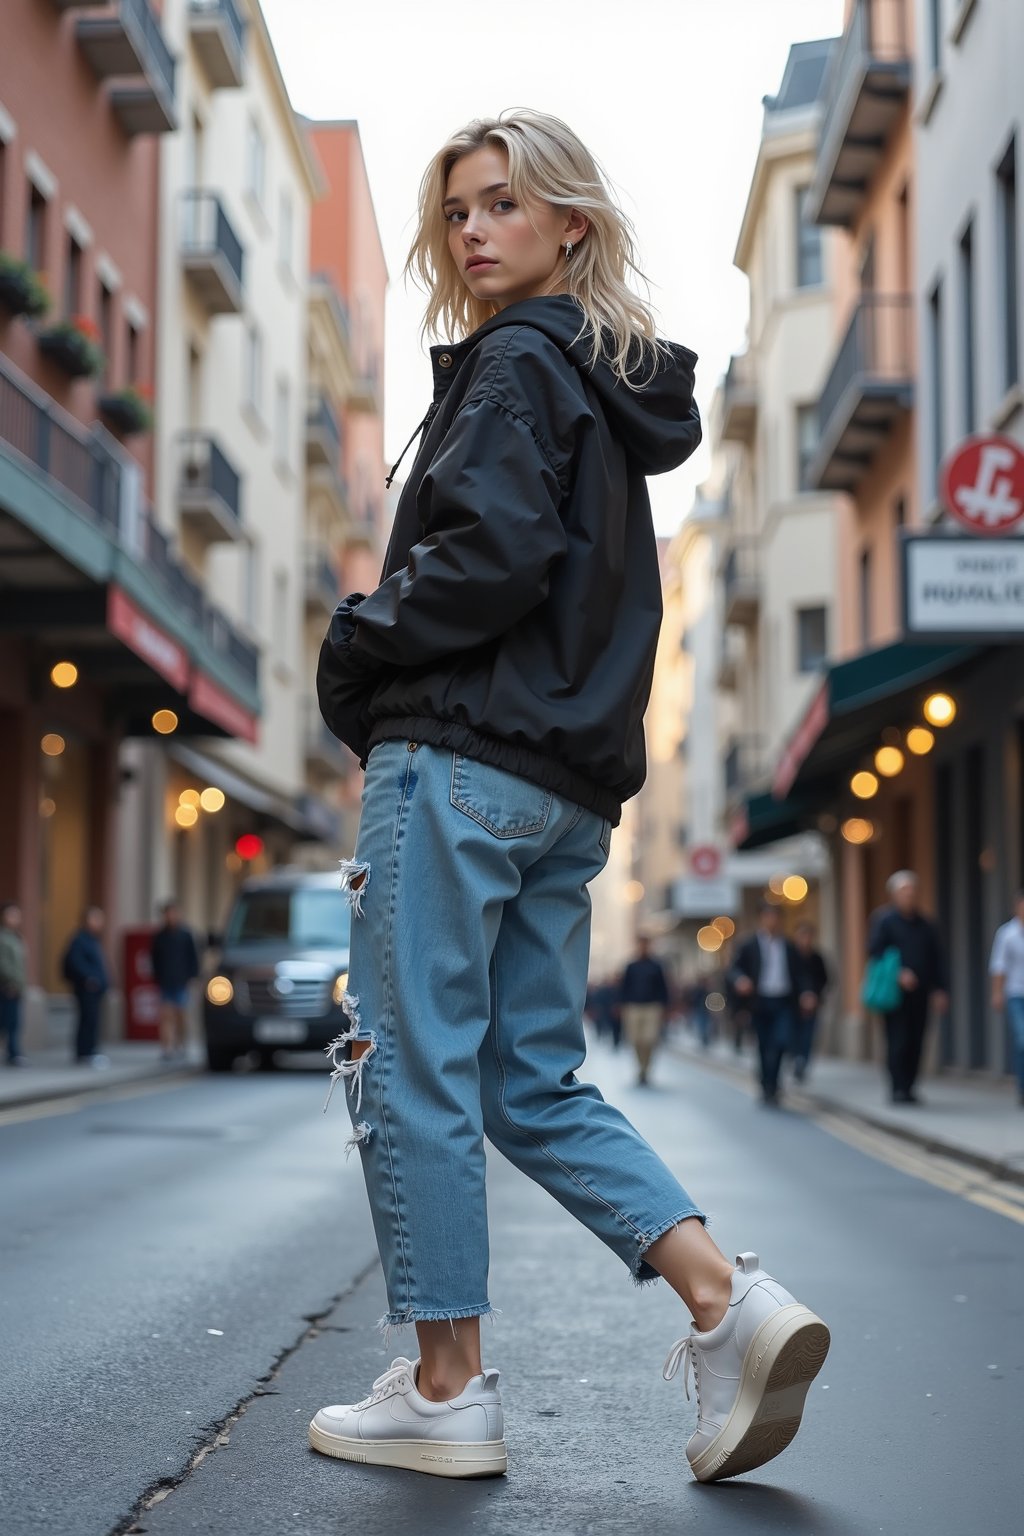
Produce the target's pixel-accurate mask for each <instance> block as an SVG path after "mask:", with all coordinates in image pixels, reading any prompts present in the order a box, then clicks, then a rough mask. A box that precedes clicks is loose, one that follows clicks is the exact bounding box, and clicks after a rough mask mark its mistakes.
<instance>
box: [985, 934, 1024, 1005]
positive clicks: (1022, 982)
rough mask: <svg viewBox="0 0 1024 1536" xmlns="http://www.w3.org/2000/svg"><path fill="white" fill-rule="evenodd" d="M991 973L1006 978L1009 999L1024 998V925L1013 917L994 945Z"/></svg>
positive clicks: (990, 963)
mask: <svg viewBox="0 0 1024 1536" xmlns="http://www.w3.org/2000/svg"><path fill="white" fill-rule="evenodd" d="M988 968H989V971H990V972H991V973H992V975H993V976H1005V977H1006V995H1007V997H1024V923H1022V922H1021V920H1020V918H1019V917H1011V919H1010V921H1009V922H1008V923H1004V924H1003V926H1002V927H1001V928H1000V929H999V930H998V932H997V933H996V937H995V943H994V944H993V945H992V959H991V960H990V961H989V967H988Z"/></svg>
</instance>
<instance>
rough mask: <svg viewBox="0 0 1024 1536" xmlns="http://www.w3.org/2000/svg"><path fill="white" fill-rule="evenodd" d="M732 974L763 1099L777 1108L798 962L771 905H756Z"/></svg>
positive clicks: (794, 1003)
mask: <svg viewBox="0 0 1024 1536" xmlns="http://www.w3.org/2000/svg"><path fill="white" fill-rule="evenodd" d="M731 976H732V983H733V987H734V989H735V991H736V994H737V996H738V997H739V998H741V999H742V1000H743V1001H744V1002H746V1003H748V1004H749V1006H750V1012H751V1018H752V1021H753V1025H754V1033H755V1035H756V1036H757V1048H758V1052H759V1055H760V1058H761V1096H762V1099H763V1101H764V1103H765V1104H777V1103H778V1101H779V1068H780V1067H781V1065H782V1055H783V1052H784V1051H785V1049H786V1047H787V1045H788V1044H789V1041H790V1039H791V1038H792V1033H793V1021H794V1019H795V1018H796V1010H797V996H798V988H799V979H800V960H799V956H798V955H797V952H796V948H795V946H794V945H793V944H791V943H790V941H789V940H788V939H787V938H786V937H785V935H784V934H783V932H782V914H781V913H780V911H779V909H778V907H777V906H775V905H773V904H772V903H771V902H770V901H763V902H762V903H761V906H760V910H759V918H758V927H757V932H756V933H755V934H752V935H751V937H750V938H749V939H747V940H746V941H745V943H743V944H742V945H741V946H740V949H739V953H738V954H737V956H736V959H735V960H734V961H733V966H732V972H731Z"/></svg>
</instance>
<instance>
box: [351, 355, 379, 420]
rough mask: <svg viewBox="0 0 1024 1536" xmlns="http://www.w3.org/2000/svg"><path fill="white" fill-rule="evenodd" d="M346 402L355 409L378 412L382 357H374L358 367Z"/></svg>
mask: <svg viewBox="0 0 1024 1536" xmlns="http://www.w3.org/2000/svg"><path fill="white" fill-rule="evenodd" d="M346 404H347V405H349V406H350V407H351V409H352V410H354V411H371V412H378V413H379V411H380V408H381V379H380V359H379V358H377V357H372V358H370V359H369V361H367V362H366V363H364V364H363V365H362V367H360V368H357V369H356V372H355V376H354V377H353V380H352V389H351V392H350V394H349V397H348V400H347V401H346Z"/></svg>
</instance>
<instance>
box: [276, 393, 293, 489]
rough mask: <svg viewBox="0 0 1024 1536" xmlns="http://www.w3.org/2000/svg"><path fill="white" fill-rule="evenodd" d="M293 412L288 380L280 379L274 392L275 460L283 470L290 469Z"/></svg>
mask: <svg viewBox="0 0 1024 1536" xmlns="http://www.w3.org/2000/svg"><path fill="white" fill-rule="evenodd" d="M290 412H291V391H290V390H289V388H288V380H287V379H278V381H277V389H276V390H275V392H274V458H275V459H276V460H277V463H278V464H279V465H280V466H281V468H283V469H286V468H287V467H288V438H289V435H290V434H289V431H288V417H289V414H290Z"/></svg>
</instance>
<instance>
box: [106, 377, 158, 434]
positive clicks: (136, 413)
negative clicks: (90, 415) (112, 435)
mask: <svg viewBox="0 0 1024 1536" xmlns="http://www.w3.org/2000/svg"><path fill="white" fill-rule="evenodd" d="M99 407H100V411H101V413H102V414H103V415H104V416H105V417H106V419H107V421H108V422H109V423H110V425H111V426H112V427H114V429H115V430H116V431H118V432H122V433H124V435H125V436H126V437H130V436H131V435H132V434H133V433H135V432H148V431H149V430H150V428H151V427H152V425H153V412H152V410H151V409H150V406H149V402H148V400H147V397H146V391H144V390H142V389H136V388H134V387H133V386H132V385H129V386H128V388H127V389H118V390H115V391H114V392H113V393H112V394H109V395H101V396H100V399H99Z"/></svg>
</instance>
